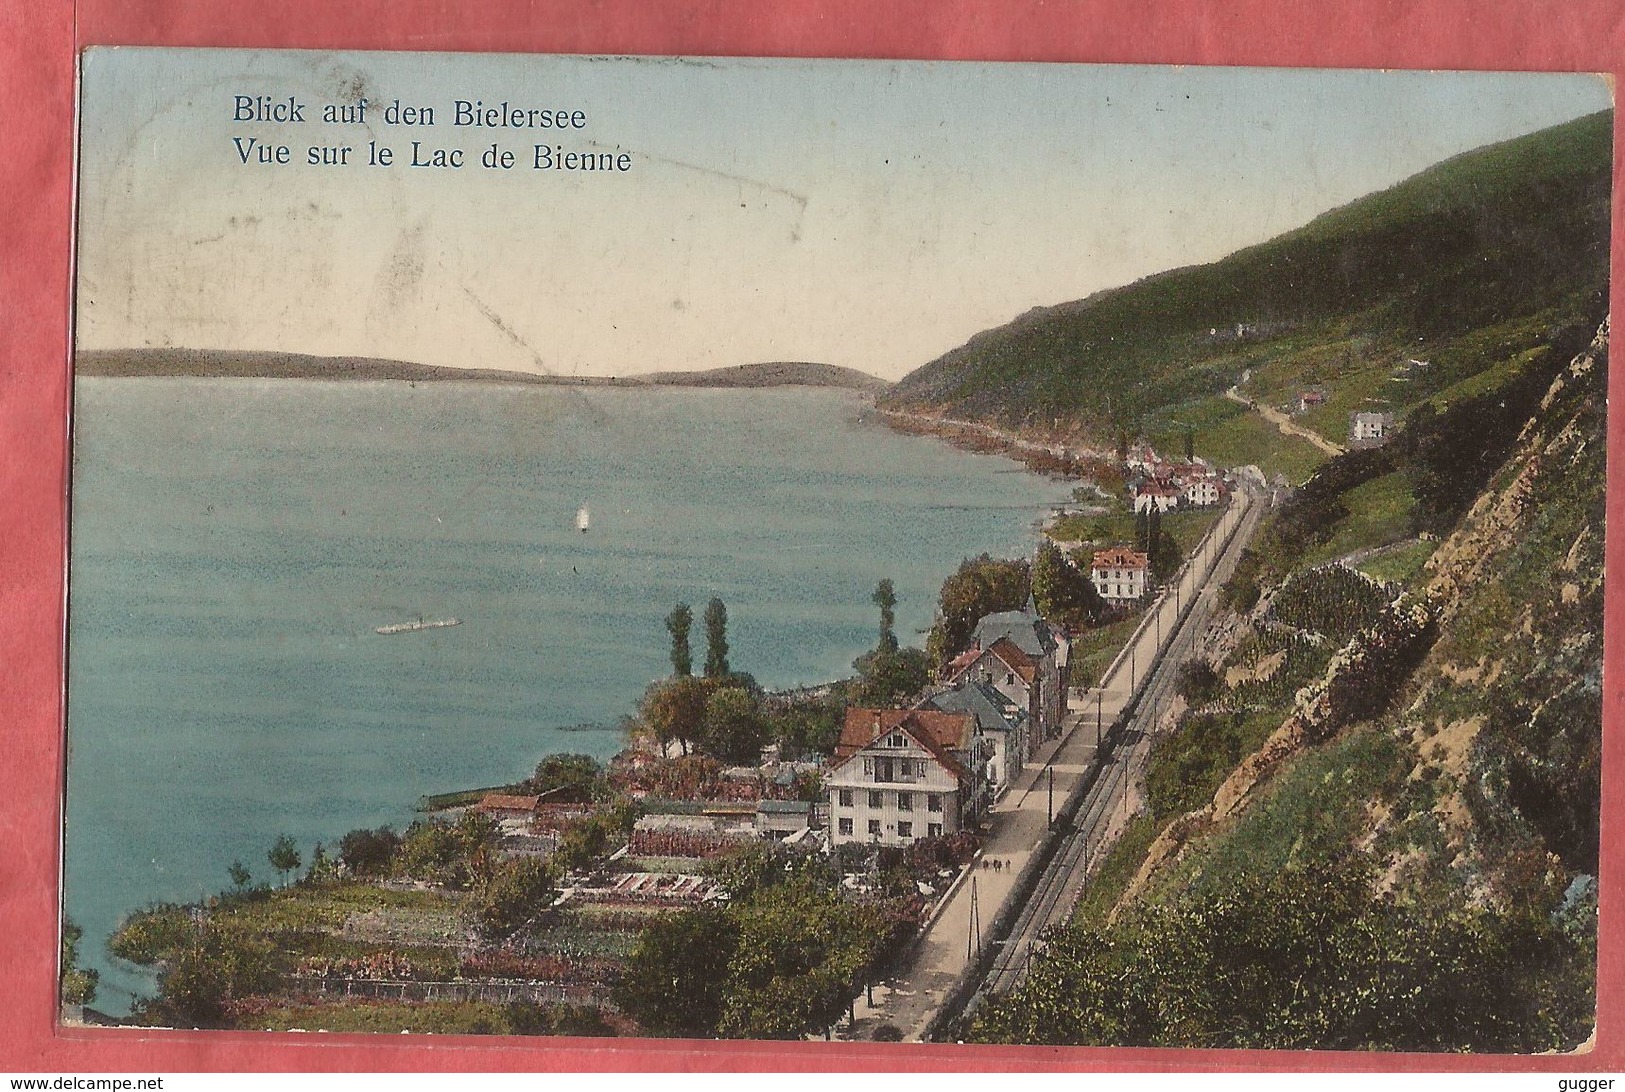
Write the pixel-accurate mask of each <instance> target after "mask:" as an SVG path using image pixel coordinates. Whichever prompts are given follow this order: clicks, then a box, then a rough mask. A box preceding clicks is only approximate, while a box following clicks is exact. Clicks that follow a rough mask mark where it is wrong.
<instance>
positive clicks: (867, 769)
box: [863, 757, 875, 777]
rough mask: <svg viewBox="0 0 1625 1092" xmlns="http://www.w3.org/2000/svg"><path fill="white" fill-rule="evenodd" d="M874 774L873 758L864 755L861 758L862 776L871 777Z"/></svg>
mask: <svg viewBox="0 0 1625 1092" xmlns="http://www.w3.org/2000/svg"><path fill="white" fill-rule="evenodd" d="M874 775H875V760H874V759H872V758H868V757H865V758H864V760H863V776H864V777H873V776H874Z"/></svg>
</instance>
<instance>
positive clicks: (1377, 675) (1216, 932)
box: [961, 323, 1608, 1052]
mask: <svg viewBox="0 0 1625 1092" xmlns="http://www.w3.org/2000/svg"><path fill="white" fill-rule="evenodd" d="M1607 330H1608V327H1607V325H1606V323H1604V324H1603V325H1602V326H1601V327H1600V328H1599V330H1598V332H1597V335H1596V337H1595V338H1594V340H1593V341H1592V342H1591V344H1590V345H1589V347H1583V348H1582V349H1581V350H1580V351H1578V353H1577V354H1576V355H1574V356H1573V357H1572V359H1566V358H1565V359H1562V360H1555V361H1554V360H1552V359H1550V357H1549V355H1548V357H1547V358H1546V359H1545V360H1543V362H1542V363H1540V364H1538V365H1536V366H1534V367H1531V369H1530V370H1529V371H1528V372H1526V373H1525V374H1524V375H1522V376H1520V377H1518V378H1517V379H1514V380H1512V381H1510V382H1507V383H1504V384H1502V385H1501V386H1500V387H1499V388H1498V389H1497V390H1496V391H1495V392H1493V393H1489V392H1486V393H1485V394H1484V395H1483V396H1482V400H1480V399H1468V400H1464V401H1462V402H1459V403H1457V404H1455V405H1454V406H1452V407H1451V408H1450V409H1449V410H1447V411H1445V412H1442V413H1438V414H1436V415H1433V416H1429V415H1424V414H1419V415H1416V416H1413V419H1412V421H1411V422H1409V423H1408V424H1407V427H1406V430H1405V432H1404V433H1402V434H1401V436H1400V437H1399V439H1398V440H1396V441H1395V442H1394V443H1393V444H1391V445H1389V446H1388V447H1387V448H1380V449H1376V450H1371V451H1362V452H1352V453H1349V454H1346V455H1343V456H1340V457H1338V458H1336V459H1333V460H1331V461H1330V462H1328V463H1327V464H1326V466H1325V467H1324V468H1323V469H1322V471H1321V472H1320V473H1319V474H1317V475H1316V476H1315V478H1314V479H1312V481H1311V483H1310V485H1309V486H1307V487H1305V488H1304V489H1303V490H1301V491H1300V492H1299V494H1298V495H1297V496H1295V497H1294V498H1293V500H1292V501H1291V502H1289V503H1288V504H1287V505H1285V506H1283V507H1281V508H1280V509H1278V510H1277V511H1276V512H1275V513H1274V514H1273V515H1272V516H1271V517H1270V523H1269V525H1268V527H1267V528H1266V531H1265V534H1264V540H1263V545H1262V547H1261V553H1260V554H1257V555H1255V556H1254V565H1253V567H1252V569H1251V571H1250V572H1247V573H1243V574H1241V575H1238V577H1237V579H1236V580H1235V581H1233V582H1232V587H1231V588H1229V589H1227V590H1229V591H1230V592H1231V595H1230V597H1229V598H1230V600H1231V602H1232V603H1233V604H1234V605H1236V606H1237V607H1238V610H1239V613H1238V614H1237V615H1236V617H1234V618H1233V619H1232V620H1231V624H1232V626H1233V630H1232V631H1233V632H1234V634H1235V639H1234V640H1233V641H1231V642H1230V643H1229V644H1228V650H1227V651H1226V652H1225V653H1224V655H1223V658H1222V659H1220V660H1219V662H1218V663H1217V664H1216V665H1215V666H1216V669H1217V670H1216V671H1215V675H1216V676H1217V679H1218V682H1217V684H1216V685H1215V686H1213V687H1211V688H1210V689H1209V690H1208V691H1207V692H1206V693H1204V694H1202V695H1200V696H1197V697H1194V699H1193V700H1195V701H1197V702H1199V703H1200V707H1199V708H1196V709H1194V710H1190V711H1187V712H1185V713H1183V714H1182V715H1181V716H1180V719H1179V723H1178V725H1177V727H1176V728H1175V729H1174V730H1173V731H1172V732H1170V733H1168V734H1167V735H1164V736H1161V737H1159V738H1158V739H1157V740H1156V742H1155V743H1154V745H1153V750H1152V754H1151V763H1150V769H1149V773H1148V777H1147V784H1146V788H1147V804H1148V808H1147V810H1148V812H1149V814H1148V815H1147V816H1145V817H1144V818H1143V819H1140V820H1138V821H1137V824H1138V825H1137V826H1136V828H1135V830H1136V831H1137V834H1136V835H1135V836H1133V837H1128V836H1125V838H1124V839H1123V840H1122V841H1121V842H1120V843H1119V844H1118V846H1117V847H1116V848H1115V849H1114V850H1113V851H1112V854H1111V856H1110V857H1109V858H1108V859H1107V860H1106V861H1104V862H1103V863H1102V865H1101V867H1100V868H1099V870H1098V872H1097V874H1096V876H1095V877H1094V879H1093V881H1092V883H1091V886H1090V888H1089V889H1088V890H1086V893H1085V897H1084V899H1083V900H1082V901H1081V902H1080V904H1079V908H1078V912H1077V914H1076V916H1075V918H1074V919H1073V921H1072V922H1071V923H1070V924H1069V925H1068V926H1067V927H1065V928H1063V929H1060V930H1057V931H1056V933H1055V934H1054V935H1052V936H1051V937H1050V938H1049V939H1050V943H1049V945H1048V947H1047V950H1046V951H1045V953H1044V954H1043V955H1041V956H1040V957H1038V958H1037V959H1035V960H1034V962H1033V965H1032V967H1031V970H1030V973H1029V977H1028V978H1027V980H1026V981H1025V982H1024V983H1023V984H1022V985H1021V986H1020V987H1018V988H1017V989H1015V990H1014V991H1012V992H1011V993H1010V994H1009V995H1008V996H1006V997H1003V998H998V999H995V1000H994V1001H993V1002H992V1003H991V1004H990V1005H988V1006H986V1007H985V1008H984V1009H983V1010H982V1011H981V1012H980V1013H979V1014H977V1016H976V1017H975V1019H974V1020H973V1021H971V1023H970V1025H969V1026H968V1027H967V1028H964V1029H961V1030H962V1031H963V1032H964V1033H965V1034H967V1035H968V1037H971V1038H976V1039H982V1040H986V1041H998V1042H1029V1043H1030V1042H1041V1043H1076V1044H1111V1045H1154V1046H1198V1047H1266V1048H1319V1049H1327V1048H1336V1049H1381V1050H1433V1051H1460V1050H1488V1051H1510V1052H1532V1051H1539V1050H1570V1049H1573V1048H1574V1047H1576V1046H1577V1045H1578V1044H1580V1043H1582V1042H1583V1041H1585V1040H1586V1039H1587V1038H1588V1036H1589V1035H1590V1034H1591V1032H1592V1029H1593V1026H1594V1023H1593V1021H1594V1017H1595V987H1596V979H1597V972H1598V965H1597V917H1596V913H1597V909H1596V908H1597V903H1596V897H1597V873H1598V867H1599V856H1600V844H1601V829H1600V825H1599V818H1600V807H1601V792H1602V769H1601V766H1602V665H1603V648H1602V634H1603V577H1604V559H1603V541H1604V523H1605V511H1604V510H1605V502H1606V494H1605V486H1604V482H1605V478H1606V462H1607V452H1606V441H1607V409H1606V398H1605V394H1606V387H1607V373H1608V333H1607ZM1497 411H1503V412H1499V413H1498V412H1497ZM1411 433H1415V435H1410V434H1411ZM1446 449H1448V450H1449V451H1452V452H1458V453H1465V454H1466V455H1467V456H1468V457H1467V458H1465V459H1464V458H1462V457H1461V456H1460V455H1459V454H1455V455H1448V456H1447V455H1445V454H1444V452H1445V450H1446ZM1396 474H1398V475H1405V476H1408V477H1409V479H1410V480H1412V481H1413V482H1415V483H1416V490H1415V493H1416V495H1415V497H1414V498H1413V504H1414V513H1413V515H1415V516H1417V517H1419V518H1421V519H1423V520H1424V521H1425V522H1428V523H1431V524H1433V525H1434V526H1437V527H1439V528H1441V534H1440V535H1439V537H1438V538H1430V539H1423V540H1418V541H1419V542H1420V543H1421V544H1422V545H1425V546H1427V547H1428V548H1429V550H1428V554H1429V556H1427V559H1426V563H1425V565H1421V566H1419V567H1416V568H1415V569H1414V570H1413V571H1412V572H1411V573H1410V575H1409V576H1408V578H1407V580H1406V582H1405V584H1403V585H1401V584H1399V583H1386V582H1378V581H1376V580H1373V579H1371V578H1369V577H1368V576H1362V575H1360V574H1359V573H1357V572H1356V571H1355V570H1354V569H1352V568H1348V567H1344V566H1342V565H1337V564H1333V565H1325V564H1320V563H1318V562H1311V558H1313V557H1314V552H1315V549H1316V548H1317V547H1318V546H1319V545H1322V544H1323V543H1325V542H1330V541H1333V540H1336V539H1337V538H1338V536H1339V535H1341V534H1342V533H1343V532H1344V531H1345V530H1347V529H1348V527H1349V525H1351V524H1357V523H1360V522H1362V521H1363V522H1366V523H1370V522H1372V521H1373V520H1374V519H1376V518H1378V517H1376V516H1375V515H1374V508H1373V506H1367V505H1361V504H1358V503H1356V502H1355V497H1356V495H1357V494H1360V493H1362V491H1369V489H1370V487H1372V486H1374V485H1377V484H1378V483H1382V482H1385V481H1388V480H1389V479H1391V478H1392V477H1393V476H1394V475H1396ZM1440 476H1443V477H1447V478H1448V479H1449V480H1450V481H1451V483H1453V485H1452V488H1450V489H1448V490H1446V491H1444V493H1443V494H1440V493H1438V492H1437V491H1436V490H1435V489H1434V488H1433V487H1431V486H1429V485H1428V482H1429V480H1430V479H1432V478H1437V477H1440ZM1396 495H1397V494H1396ZM1441 497H1442V499H1443V500H1444V504H1443V505H1442V506H1440V505H1436V504H1432V503H1431V502H1430V499H1431V500H1438V499H1440V498H1441ZM1241 584H1245V585H1248V586H1250V594H1248V595H1245V596H1238V595H1236V594H1235V590H1236V589H1235V586H1236V585H1241ZM1238 599H1239V600H1240V602H1237V600H1238ZM1208 651H1209V653H1212V652H1215V651H1218V650H1215V649H1211V648H1210V649H1209V650H1208ZM1130 876H1132V877H1133V879H1132V881H1129V880H1128V879H1127V878H1128V877H1130ZM1114 907H1115V909H1114Z"/></svg>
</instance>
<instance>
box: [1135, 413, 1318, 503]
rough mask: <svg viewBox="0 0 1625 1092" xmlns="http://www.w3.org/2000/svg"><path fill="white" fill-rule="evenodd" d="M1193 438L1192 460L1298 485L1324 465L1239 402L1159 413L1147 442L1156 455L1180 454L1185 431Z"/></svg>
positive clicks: (1312, 450) (1306, 446) (1313, 450)
mask: <svg viewBox="0 0 1625 1092" xmlns="http://www.w3.org/2000/svg"><path fill="white" fill-rule="evenodd" d="M1187 427H1188V428H1190V429H1191V430H1192V431H1193V433H1194V441H1193V446H1194V448H1195V451H1196V454H1198V455H1200V456H1202V457H1203V458H1204V459H1207V460H1209V461H1210V462H1213V463H1216V464H1217V465H1219V466H1226V467H1229V466H1248V465H1252V466H1256V467H1258V468H1259V469H1261V470H1263V471H1264V473H1266V474H1269V475H1274V474H1284V475H1286V477H1287V478H1288V479H1289V480H1291V481H1293V482H1301V481H1303V480H1304V479H1305V478H1307V477H1309V475H1310V474H1311V473H1313V472H1314V469H1315V467H1317V466H1319V465H1320V464H1321V463H1322V462H1324V461H1325V460H1326V455H1325V453H1324V452H1322V451H1321V450H1320V449H1319V448H1317V447H1315V446H1314V445H1313V444H1311V443H1310V442H1309V441H1307V440H1300V439H1299V438H1297V437H1296V436H1283V435H1282V434H1281V432H1280V430H1279V429H1277V428H1276V427H1275V426H1274V425H1272V424H1270V423H1269V422H1268V421H1266V420H1264V419H1263V418H1262V417H1260V416H1259V415H1258V414H1256V413H1254V412H1253V411H1251V410H1249V409H1248V408H1247V407H1246V406H1243V405H1241V404H1240V403H1239V402H1232V401H1231V400H1230V399H1228V398H1225V397H1224V396H1223V395H1214V396H1212V397H1211V398H1203V399H1200V400H1198V401H1195V402H1186V403H1184V404H1182V405H1179V406H1174V407H1171V408H1170V409H1168V410H1164V411H1162V412H1160V413H1159V414H1158V415H1157V417H1156V419H1155V420H1153V421H1152V422H1150V423H1148V425H1147V427H1146V433H1147V436H1148V437H1149V438H1150V440H1151V443H1152V445H1153V446H1154V447H1156V449H1157V450H1158V451H1170V452H1182V451H1183V449H1184V443H1185V429H1186V428H1187Z"/></svg>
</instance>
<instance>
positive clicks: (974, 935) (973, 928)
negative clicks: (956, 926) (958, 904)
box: [965, 874, 982, 962]
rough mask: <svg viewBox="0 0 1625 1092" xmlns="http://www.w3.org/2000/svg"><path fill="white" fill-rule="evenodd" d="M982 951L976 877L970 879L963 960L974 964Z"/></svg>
mask: <svg viewBox="0 0 1625 1092" xmlns="http://www.w3.org/2000/svg"><path fill="white" fill-rule="evenodd" d="M981 950H982V907H981V903H980V902H979V901H978V899H977V892H976V876H975V875H974V874H972V875H971V878H970V928H969V929H968V930H967V931H966V934H965V959H966V960H967V961H968V962H974V961H975V959H976V955H977V953H978V952H980V951H981Z"/></svg>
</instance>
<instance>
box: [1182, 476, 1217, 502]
mask: <svg viewBox="0 0 1625 1092" xmlns="http://www.w3.org/2000/svg"><path fill="white" fill-rule="evenodd" d="M1184 496H1185V503H1186V504H1190V505H1194V506H1195V507H1197V508H1208V507H1211V506H1212V505H1215V504H1218V503H1219V501H1220V500H1221V499H1222V498H1223V497H1224V486H1223V485H1222V484H1221V483H1220V482H1219V480H1218V479H1217V478H1210V477H1199V478H1192V479H1191V480H1190V481H1188V482H1186V483H1185V494H1184Z"/></svg>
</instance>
